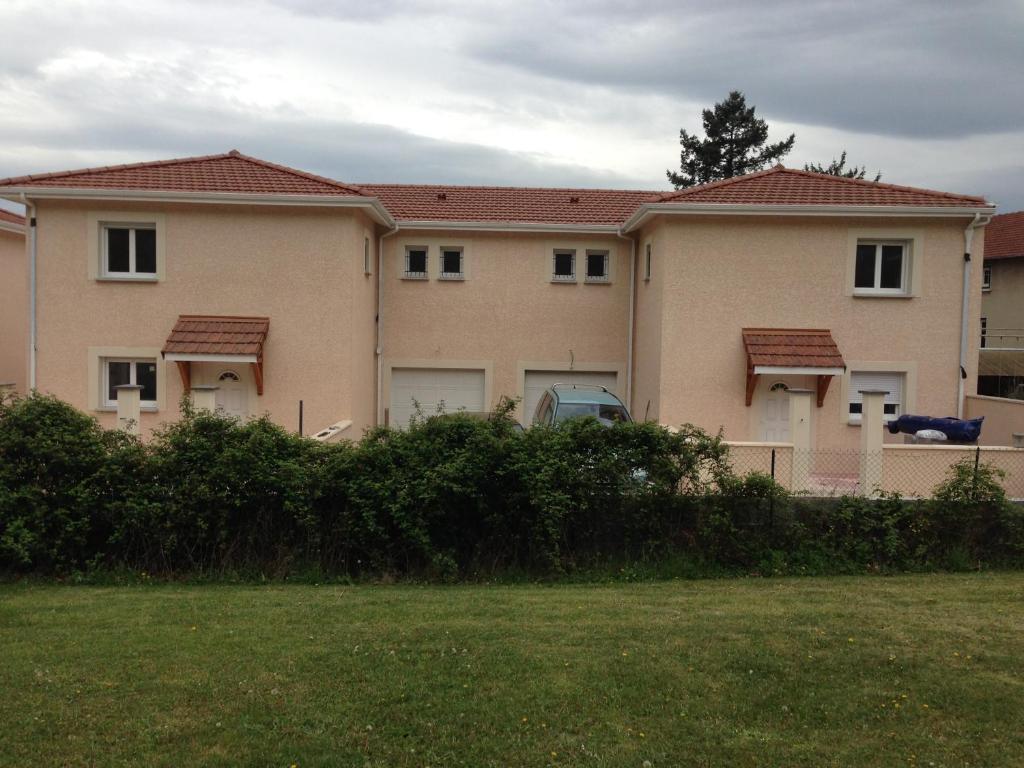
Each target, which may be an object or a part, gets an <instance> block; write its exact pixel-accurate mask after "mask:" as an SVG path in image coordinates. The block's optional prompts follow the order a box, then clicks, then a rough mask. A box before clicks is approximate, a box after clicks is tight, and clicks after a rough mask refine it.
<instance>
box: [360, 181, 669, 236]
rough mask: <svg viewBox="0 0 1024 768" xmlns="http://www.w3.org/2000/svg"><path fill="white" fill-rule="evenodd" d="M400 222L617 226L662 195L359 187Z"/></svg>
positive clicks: (426, 186) (535, 189)
mask: <svg viewBox="0 0 1024 768" xmlns="http://www.w3.org/2000/svg"><path fill="white" fill-rule="evenodd" d="M359 188H360V189H362V190H363V191H364V192H366V193H367V194H370V195H374V196H376V197H377V198H378V199H379V200H380V201H381V202H382V203H383V204H384V207H385V208H387V209H388V211H390V212H391V215H392V216H394V217H395V218H396V219H397V220H398V221H400V222H401V221H473V222H496V223H517V224H573V225H583V226H586V225H592V226H617V225H619V224H622V222H624V221H625V220H626V219H628V218H629V216H630V215H631V214H632V213H633V212H634V211H635V210H636V209H637V207H638V206H639V205H640V204H641V203H645V202H651V201H653V200H656V199H657V198H658V197H659V196H660V195H662V194H663V193H662V192H644V191H641V190H627V189H547V188H540V187H467V186H453V185H447V184H360V185H359Z"/></svg>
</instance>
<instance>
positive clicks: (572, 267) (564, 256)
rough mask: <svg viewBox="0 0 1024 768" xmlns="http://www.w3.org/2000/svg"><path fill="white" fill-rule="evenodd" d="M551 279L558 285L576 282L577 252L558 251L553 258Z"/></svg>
mask: <svg viewBox="0 0 1024 768" xmlns="http://www.w3.org/2000/svg"><path fill="white" fill-rule="evenodd" d="M552 262H553V263H552V267H551V279H552V280H553V281H554V282H556V283H574V282H576V251H572V250H557V251H555V252H554V255H553V257H552Z"/></svg>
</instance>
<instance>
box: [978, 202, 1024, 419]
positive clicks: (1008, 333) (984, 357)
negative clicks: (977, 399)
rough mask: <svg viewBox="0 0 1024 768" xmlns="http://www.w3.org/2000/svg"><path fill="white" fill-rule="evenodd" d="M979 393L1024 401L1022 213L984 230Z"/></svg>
mask: <svg viewBox="0 0 1024 768" xmlns="http://www.w3.org/2000/svg"><path fill="white" fill-rule="evenodd" d="M981 347H982V348H981V350H980V353H979V354H980V356H979V360H978V394H980V395H994V396H997V397H1015V398H1021V399H1024V211H1017V212H1016V213H1004V214H1000V215H999V216H993V217H992V221H991V223H990V224H989V225H988V227H986V229H985V272H984V277H983V279H982V297H981Z"/></svg>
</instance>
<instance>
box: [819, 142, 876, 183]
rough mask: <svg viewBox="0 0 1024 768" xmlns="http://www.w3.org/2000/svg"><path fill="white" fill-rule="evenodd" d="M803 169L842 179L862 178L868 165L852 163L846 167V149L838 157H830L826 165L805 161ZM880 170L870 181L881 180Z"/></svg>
mask: <svg viewBox="0 0 1024 768" xmlns="http://www.w3.org/2000/svg"><path fill="white" fill-rule="evenodd" d="M804 170H805V171H813V172H814V173H827V174H828V175H830V176H839V177H841V178H844V179H863V178H864V177H865V175H866V174H867V170H868V167H867V166H866V165H862V166H859V167H858V166H856V165H852V166H850V167H849V168H847V167H846V150H845V149H844V150H843V153H842V154H841V155H839V159H838V160H836V159H835V158H834V157H833V158H832V162H831V163H829V164H828V165H820V164H818V163H806V164H805V165H804ZM881 180H882V172H881V171H878V173H876V174H875V178H874V179H872V181H881Z"/></svg>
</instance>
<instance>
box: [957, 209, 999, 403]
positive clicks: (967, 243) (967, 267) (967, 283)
mask: <svg viewBox="0 0 1024 768" xmlns="http://www.w3.org/2000/svg"><path fill="white" fill-rule="evenodd" d="M991 219H992V217H991V216H986V215H983V214H980V213H976V214H974V218H973V219H972V220H971V223H970V224H968V225H967V227H966V228H965V229H964V278H963V280H964V285H963V302H962V304H961V307H960V370H959V371H958V374H959V375H958V376H957V389H956V417H957V418H958V419H962V418H963V417H964V391H965V386H964V382H965V381H966V379H967V350H968V348H969V346H970V329H971V316H970V307H971V246H972V243H973V241H974V230H976V229H977V228H978V227H984V226H985V225H986V224H988V223H989V221H991Z"/></svg>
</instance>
